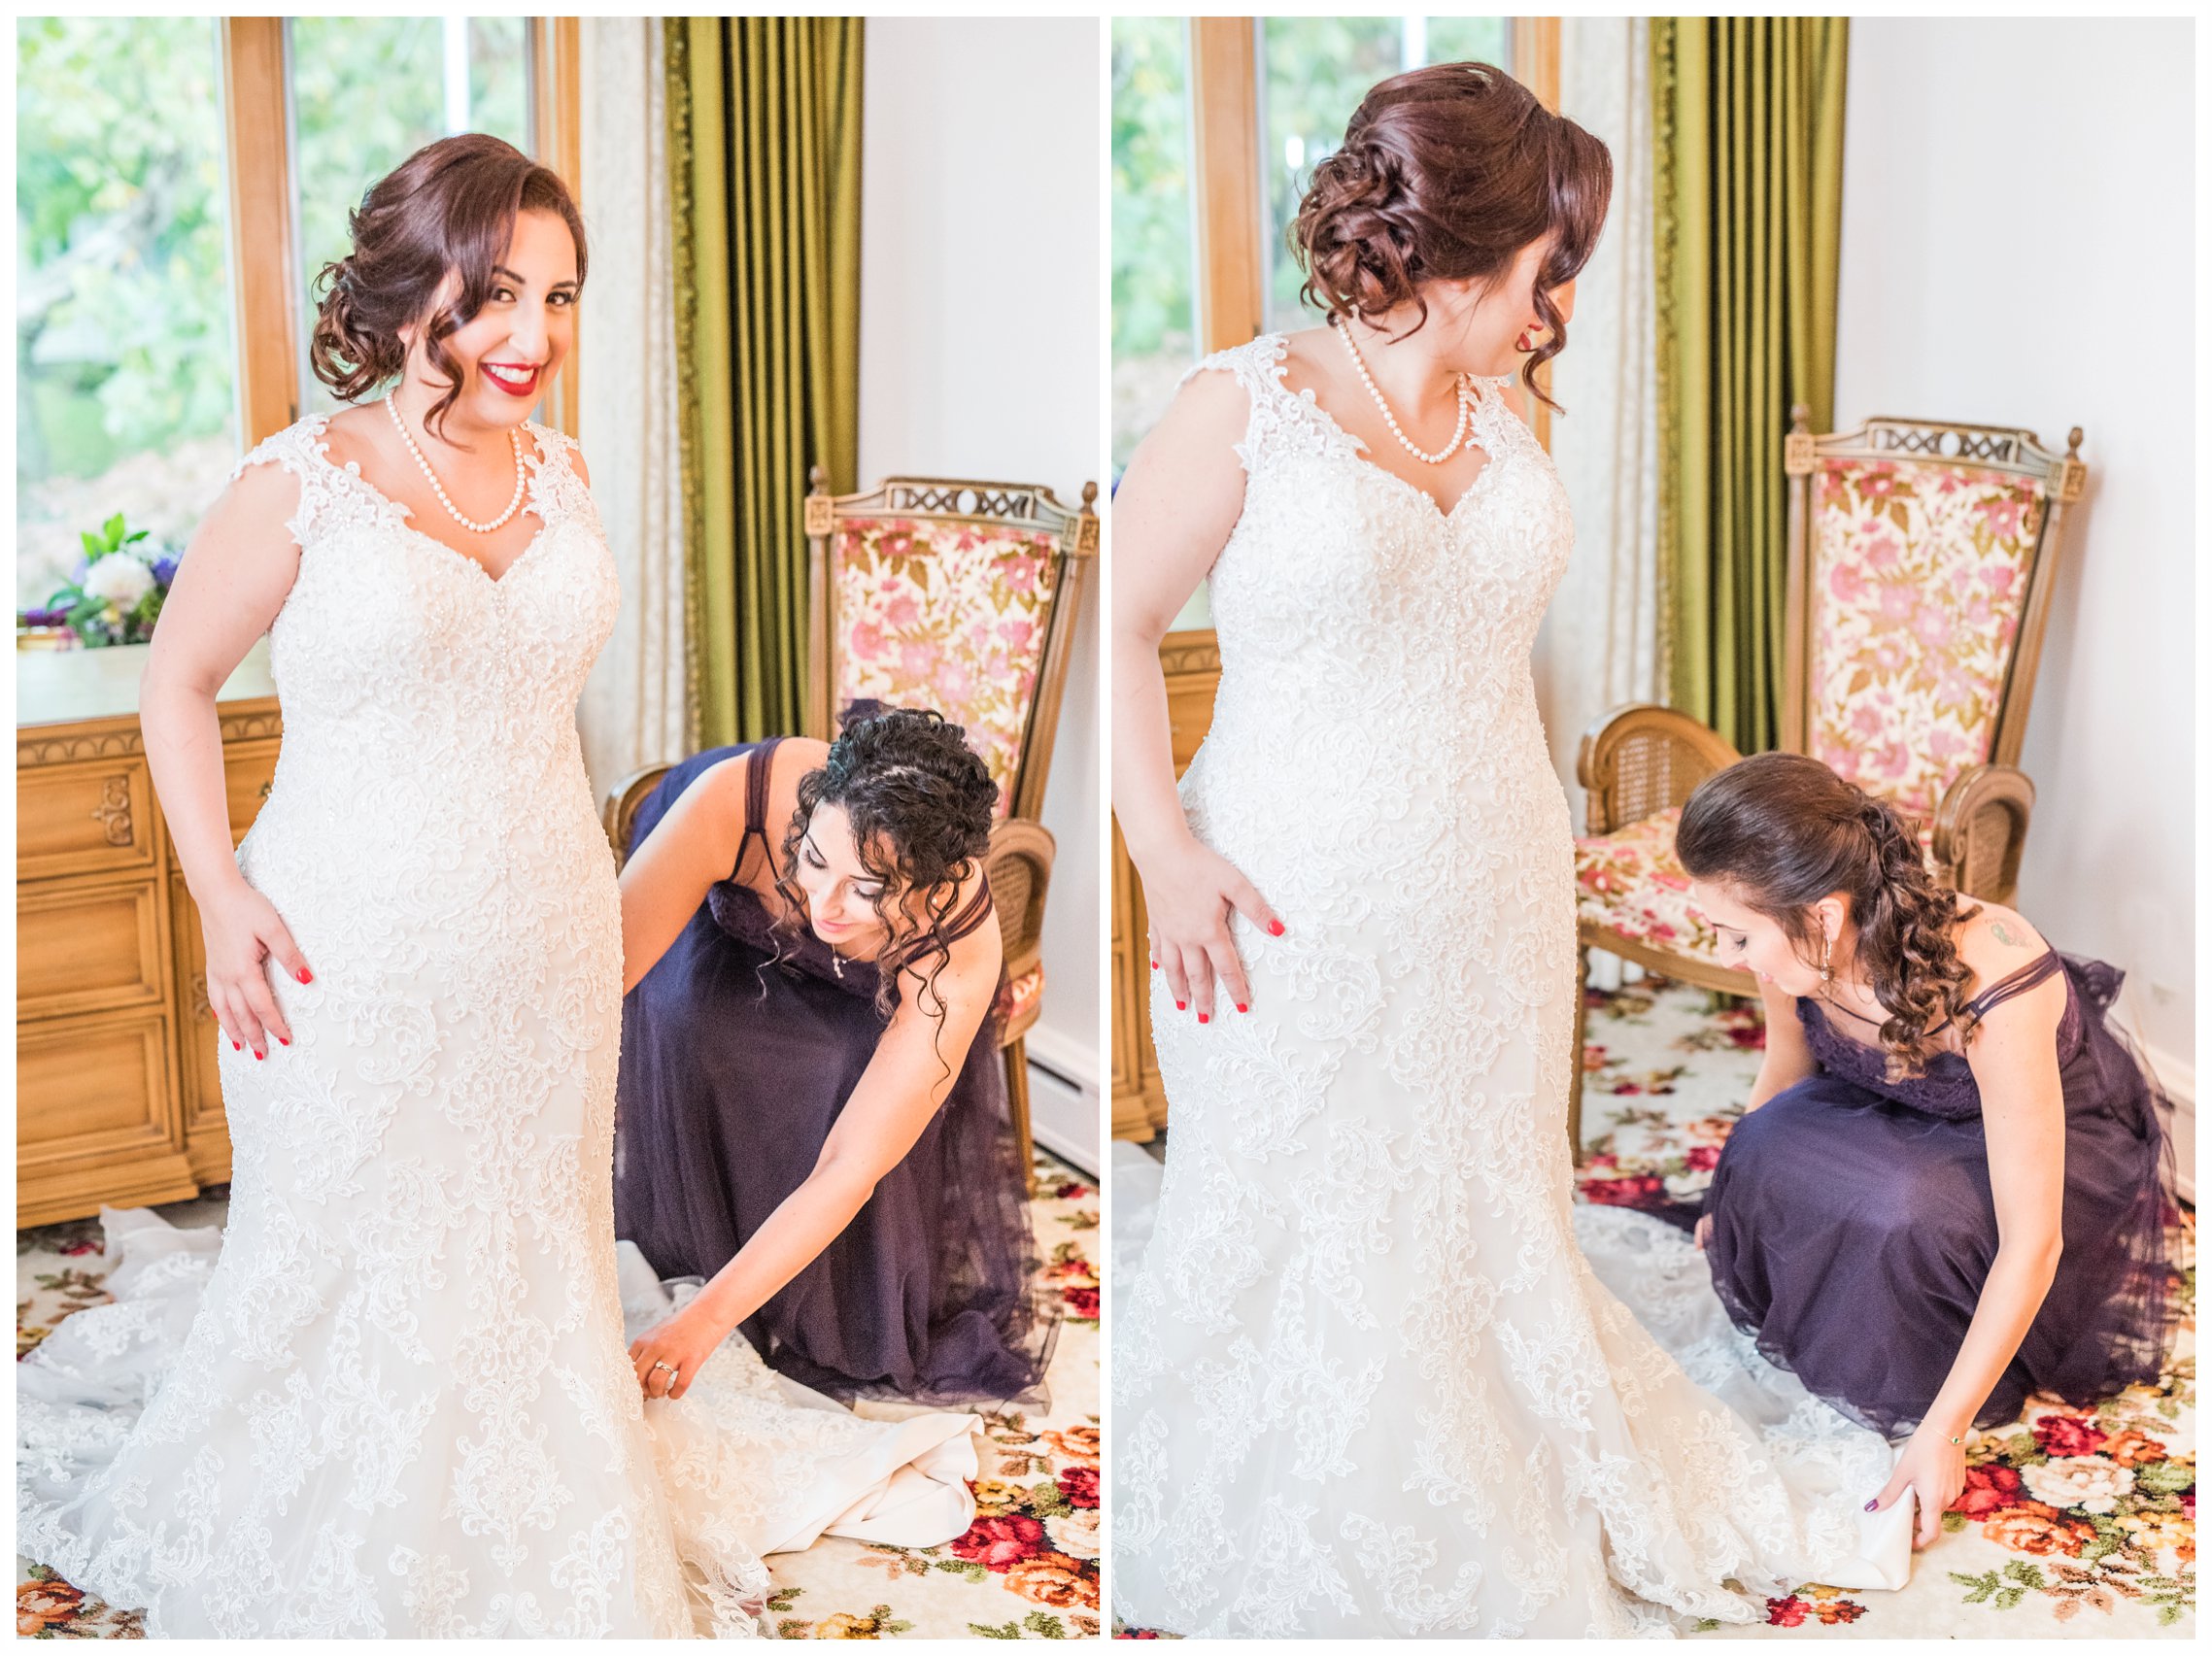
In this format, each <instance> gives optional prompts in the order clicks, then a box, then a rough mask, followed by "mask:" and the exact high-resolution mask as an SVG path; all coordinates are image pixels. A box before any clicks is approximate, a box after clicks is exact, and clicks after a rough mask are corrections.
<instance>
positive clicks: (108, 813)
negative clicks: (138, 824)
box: [92, 776, 134, 845]
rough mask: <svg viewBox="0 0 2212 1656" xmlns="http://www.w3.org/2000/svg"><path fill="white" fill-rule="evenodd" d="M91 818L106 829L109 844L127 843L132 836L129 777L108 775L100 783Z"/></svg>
mask: <svg viewBox="0 0 2212 1656" xmlns="http://www.w3.org/2000/svg"><path fill="white" fill-rule="evenodd" d="M92 820H93V821H94V822H96V823H98V824H99V825H100V826H101V827H103V828H106V829H107V830H108V843H109V844H110V845H128V844H130V842H131V840H132V838H133V837H134V830H133V828H132V825H131V820H130V778H129V777H128V776H110V777H106V778H104V779H103V780H102V782H101V785H100V803H99V804H98V806H97V807H95V808H94V810H93V812H92Z"/></svg>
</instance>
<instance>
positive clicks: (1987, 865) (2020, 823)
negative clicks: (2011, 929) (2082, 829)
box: [1934, 764, 2035, 905]
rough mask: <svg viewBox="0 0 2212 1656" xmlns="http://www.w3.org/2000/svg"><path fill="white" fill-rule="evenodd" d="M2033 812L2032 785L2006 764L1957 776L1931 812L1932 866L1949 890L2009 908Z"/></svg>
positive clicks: (1985, 765) (2022, 774)
mask: <svg viewBox="0 0 2212 1656" xmlns="http://www.w3.org/2000/svg"><path fill="white" fill-rule="evenodd" d="M2034 809H2035V784H2034V783H2032V782H2030V781H2028V779H2027V776H2026V774H2025V772H2023V771H2020V770H2016V769H2015V768H2014V767H2013V766H2011V765H2009V764H1977V765H1975V766H1974V767H1973V768H1972V769H1970V770H1964V771H1961V772H1959V774H1958V775H1957V778H1955V779H1954V780H1953V782H1952V784H1951V787H1950V788H1949V789H1948V790H1947V791H1946V792H1945V794H1944V795H1943V801H1942V803H1940V804H1939V805H1937V806H1936V808H1935V847H1934V849H1935V861H1936V866H1937V867H1938V868H1939V869H1940V870H1941V871H1942V872H1943V873H1944V875H1945V876H1946V877H1947V878H1948V879H1949V880H1950V882H1951V885H1952V888H1953V889H1954V890H1955V891H1959V892H1963V893H1965V894H1966V895H1967V896H1974V897H1982V898H1985V899H1987V900H1988V901H1990V902H2001V903H2005V904H2008V905H2009V904H2010V903H2011V902H2012V898H2013V893H2014V891H2015V890H2017V889H2018V887H2019V885H2020V855H2021V852H2022V851H2023V849H2025V846H2026V844H2027V819H2028V817H2029V815H2030V814H2031V813H2032V812H2033V811H2034Z"/></svg>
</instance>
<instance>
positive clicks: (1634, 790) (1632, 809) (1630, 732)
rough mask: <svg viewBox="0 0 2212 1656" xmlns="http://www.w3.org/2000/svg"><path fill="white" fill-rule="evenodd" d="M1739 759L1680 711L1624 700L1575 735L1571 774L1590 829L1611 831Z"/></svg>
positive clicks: (1672, 801)
mask: <svg viewBox="0 0 2212 1656" xmlns="http://www.w3.org/2000/svg"><path fill="white" fill-rule="evenodd" d="M1743 757H1744V756H1743V755H1742V754H1739V753H1738V752H1737V751H1736V750H1735V747H1734V746H1733V745H1732V744H1731V743H1730V742H1729V741H1728V739H1727V738H1726V737H1725V736H1723V735H1721V734H1720V733H1719V731H1718V730H1713V729H1710V728H1708V727H1705V726H1703V725H1700V724H1699V723H1698V722H1697V721H1696V720H1694V719H1692V718H1690V717H1689V715H1688V714H1686V713H1677V712H1676V711H1675V710H1674V709H1673V708H1671V707H1658V706H1654V705H1653V704H1651V703H1650V702H1629V703H1627V704H1626V705H1624V706H1620V707H1616V708H1614V709H1613V710H1612V711H1611V712H1609V713H1601V714H1600V715H1598V717H1597V718H1596V719H1595V720H1593V721H1591V723H1590V727H1589V728H1588V729H1587V730H1584V731H1583V732H1582V751H1581V752H1580V753H1579V754H1578V755H1577V756H1576V759H1575V775H1576V776H1577V778H1578V779H1579V780H1580V781H1581V782H1582V787H1583V789H1584V790H1586V793H1587V804H1586V806H1585V816H1586V821H1587V824H1588V827H1587V828H1586V830H1585V831H1587V832H1590V833H1612V832H1613V831H1614V830H1615V829H1616V828H1622V827H1625V826H1626V825H1627V824H1629V823H1635V822H1642V821H1643V820H1644V819H1645V818H1646V817H1649V816H1650V815H1652V814H1653V813H1655V812H1658V811H1663V810H1666V809H1667V808H1668V807H1669V806H1673V805H1679V804H1681V803H1682V802H1683V801H1684V800H1685V799H1686V798H1688V797H1689V794H1690V790H1691V789H1693V788H1695V787H1696V786H1697V785H1698V784H1699V783H1700V782H1703V781H1704V780H1705V779H1706V778H1707V777H1708V776H1711V775H1712V774H1713V773H1714V772H1715V771H1717V770H1725V769H1726V768H1727V767H1728V766H1729V765H1731V764H1734V763H1735V762H1736V761H1737V760H1739V759H1742V758H1743Z"/></svg>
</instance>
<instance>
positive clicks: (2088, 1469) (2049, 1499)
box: [2020, 1455, 2135, 1512]
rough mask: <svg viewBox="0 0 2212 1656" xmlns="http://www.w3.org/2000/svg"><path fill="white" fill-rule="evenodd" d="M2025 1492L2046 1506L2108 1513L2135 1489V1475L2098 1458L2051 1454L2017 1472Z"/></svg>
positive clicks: (2095, 1456)
mask: <svg viewBox="0 0 2212 1656" xmlns="http://www.w3.org/2000/svg"><path fill="white" fill-rule="evenodd" d="M2020 1481H2021V1482H2023V1483H2025V1485H2027V1493H2028V1494H2030V1495H2032V1496H2034V1497H2035V1499H2036V1500H2038V1501H2040V1502H2042V1503H2043V1504H2044V1505H2046V1506H2071V1507H2074V1508H2077V1509H2078V1510H2080V1511H2083V1512H2109V1511H2111V1510H2112V1509H2113V1507H2115V1506H2116V1505H2118V1504H2119V1503H2120V1498H2121V1497H2122V1496H2123V1495H2126V1494H2127V1493H2129V1492H2130V1491H2131V1490H2133V1489H2134V1487H2135V1474H2134V1473H2133V1472H2132V1471H2130V1470H2128V1469H2127V1468H2126V1467H2123V1466H2118V1465H2115V1464H2114V1463H2113V1462H2111V1461H2107V1460H2105V1459H2103V1458H2102V1457H2101V1456H2097V1455H2054V1456H2052V1457H2051V1459H2049V1460H2048V1461H2045V1462H2044V1463H2043V1464H2042V1465H2041V1466H2039V1467H2023V1468H2021V1469H2020Z"/></svg>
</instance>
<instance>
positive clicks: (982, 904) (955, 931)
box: [944, 874, 991, 943]
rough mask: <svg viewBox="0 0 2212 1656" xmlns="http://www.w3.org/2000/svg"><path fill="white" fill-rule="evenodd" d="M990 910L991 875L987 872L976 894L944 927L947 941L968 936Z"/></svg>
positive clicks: (954, 941) (955, 940)
mask: <svg viewBox="0 0 2212 1656" xmlns="http://www.w3.org/2000/svg"><path fill="white" fill-rule="evenodd" d="M990 912H991V877H990V876H989V875H988V874H986V875H984V877H983V883H982V884H981V885H979V886H977V887H976V888H975V895H974V896H971V897H970V898H969V899H968V901H967V902H966V903H965V904H964V905H962V907H961V910H960V912H959V913H958V914H956V915H954V916H953V917H952V920H951V922H950V923H949V924H947V925H946V927H945V929H944V940H945V941H946V942H947V943H957V942H959V941H960V940H961V939H962V938H963V937H965V936H967V935H968V934H969V933H970V931H972V930H974V929H976V928H977V927H978V926H980V925H982V924H983V917H984V916H985V915H986V914H989V913H990Z"/></svg>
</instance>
